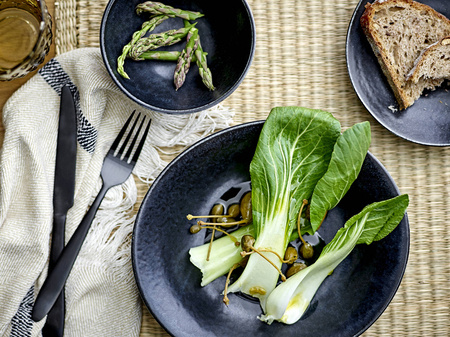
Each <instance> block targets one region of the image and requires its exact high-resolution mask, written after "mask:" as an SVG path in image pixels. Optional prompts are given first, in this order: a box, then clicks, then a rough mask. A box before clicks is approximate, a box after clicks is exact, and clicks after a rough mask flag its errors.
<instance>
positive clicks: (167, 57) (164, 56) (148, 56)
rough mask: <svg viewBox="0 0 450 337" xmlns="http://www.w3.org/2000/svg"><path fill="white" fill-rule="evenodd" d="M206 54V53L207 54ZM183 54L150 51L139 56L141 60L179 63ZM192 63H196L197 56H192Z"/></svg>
mask: <svg viewBox="0 0 450 337" xmlns="http://www.w3.org/2000/svg"><path fill="white" fill-rule="evenodd" d="M205 54H206V53H205ZM180 55H181V52H179V51H161V50H149V51H146V52H144V53H142V54H141V55H140V56H139V60H138V61H141V60H159V61H178V58H179V57H180ZM191 61H192V62H196V61H197V58H196V57H195V55H193V56H192V60H191Z"/></svg>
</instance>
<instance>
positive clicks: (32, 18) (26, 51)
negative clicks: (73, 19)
mask: <svg viewBox="0 0 450 337" xmlns="http://www.w3.org/2000/svg"><path fill="white" fill-rule="evenodd" d="M51 41H52V19H51V17H50V14H49V12H48V9H47V6H46V4H45V2H44V0H0V81H9V80H12V79H15V78H19V77H23V76H25V75H27V74H28V73H30V72H31V71H33V70H35V69H36V68H37V67H38V66H39V64H41V63H42V62H43V61H44V59H45V56H46V55H47V53H48V51H49V50H50V45H51Z"/></svg>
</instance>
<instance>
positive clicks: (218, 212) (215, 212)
mask: <svg viewBox="0 0 450 337" xmlns="http://www.w3.org/2000/svg"><path fill="white" fill-rule="evenodd" d="M222 214H223V205H222V204H215V205H214V207H213V208H212V210H211V215H222Z"/></svg>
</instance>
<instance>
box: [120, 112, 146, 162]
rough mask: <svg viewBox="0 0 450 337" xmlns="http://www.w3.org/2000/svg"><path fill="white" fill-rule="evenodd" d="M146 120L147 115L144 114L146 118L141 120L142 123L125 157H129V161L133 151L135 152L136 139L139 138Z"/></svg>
mask: <svg viewBox="0 0 450 337" xmlns="http://www.w3.org/2000/svg"><path fill="white" fill-rule="evenodd" d="M144 122H145V116H144V118H143V119H142V122H141V124H140V125H139V128H138V130H137V131H136V134H135V135H134V138H133V140H132V141H131V144H130V146H129V148H128V151H127V154H126V155H125V158H127V161H128V158H130V157H131V152H133V148H134V144H136V140H137V139H138V137H139V134H140V133H141V129H142V125H144Z"/></svg>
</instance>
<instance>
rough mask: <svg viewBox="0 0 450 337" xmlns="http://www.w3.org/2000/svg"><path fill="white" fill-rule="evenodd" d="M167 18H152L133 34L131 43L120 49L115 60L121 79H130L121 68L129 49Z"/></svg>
mask: <svg viewBox="0 0 450 337" xmlns="http://www.w3.org/2000/svg"><path fill="white" fill-rule="evenodd" d="M168 18H169V17H168V16H166V15H158V16H155V17H154V18H152V19H150V20H149V21H146V22H144V23H143V24H142V27H141V29H140V30H138V31H136V32H134V33H133V36H132V38H131V41H130V42H129V43H128V44H127V45H125V46H124V47H123V49H122V54H121V55H120V56H119V57H118V58H117V72H118V73H119V74H120V75H122V76H123V77H125V78H127V79H129V78H130V77H129V76H128V74H127V73H126V72H125V70H124V68H123V66H124V63H125V58H126V57H127V55H128V52H129V51H130V49H131V48H132V47H133V46H134V45H135V44H136V43H137V42H138V41H139V39H140V38H141V37H143V36H144V35H145V34H146V33H147V32H148V31H152V30H154V29H155V27H156V26H157V25H159V24H160V23H161V22H163V21H164V20H166V19H168Z"/></svg>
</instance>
